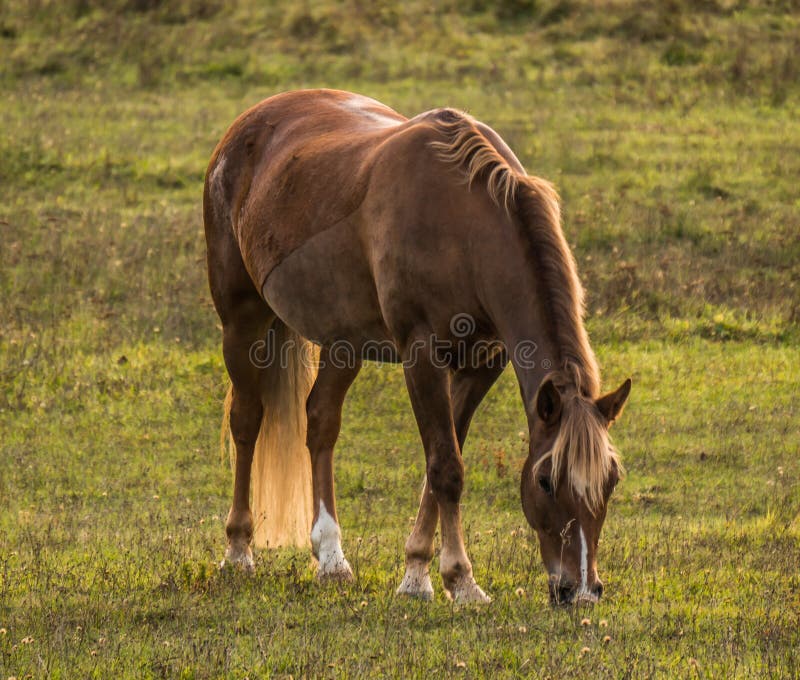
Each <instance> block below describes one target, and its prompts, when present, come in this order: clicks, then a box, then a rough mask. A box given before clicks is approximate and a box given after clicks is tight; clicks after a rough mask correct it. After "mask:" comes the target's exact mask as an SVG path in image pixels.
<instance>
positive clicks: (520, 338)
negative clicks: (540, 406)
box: [482, 239, 562, 419]
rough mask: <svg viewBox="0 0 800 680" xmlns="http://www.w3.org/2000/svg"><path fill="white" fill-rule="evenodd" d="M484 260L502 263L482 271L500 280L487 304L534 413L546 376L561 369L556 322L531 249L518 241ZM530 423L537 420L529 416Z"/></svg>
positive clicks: (497, 246) (491, 286)
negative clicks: (544, 301)
mask: <svg viewBox="0 0 800 680" xmlns="http://www.w3.org/2000/svg"><path fill="white" fill-rule="evenodd" d="M491 251H492V252H491V253H489V252H488V249H487V251H486V252H485V254H484V257H487V258H492V260H493V262H501V263H502V265H501V267H500V268H494V267H492V265H491V264H486V265H485V266H484V267H482V270H483V271H485V272H488V271H493V272H494V273H495V275H496V280H495V281H493V282H491V283H490V282H488V281H487V282H486V283H488V284H489V285H486V286H485V288H484V293H485V294H486V295H487V296H489V297H490V298H491V299H489V300H485V302H486V303H488V304H487V307H488V308H489V309H491V315H492V317H493V322H494V325H495V328H496V330H497V332H498V335H499V339H500V340H501V341H502V342H503V343H504V344H505V346H506V348H507V350H508V355H509V359H510V361H511V364H512V365H513V366H514V372H515V373H516V376H517V380H518V382H519V385H520V390H521V392H522V398H523V400H524V402H525V409H526V411H529V410H530V409H532V408H534V397H535V396H536V391H537V390H538V389H539V385H540V384H541V382H542V380H544V378H545V377H546V376H547V374H548V373H549V372H550V371H551V370H552V369H555V368H558V367H560V366H561V365H562V352H561V348H560V347H559V346H558V344H557V342H556V340H555V335H556V334H555V332H554V329H553V328H552V323H551V320H550V319H548V318H547V315H546V311H545V305H544V304H542V296H543V295H546V294H547V291H543V290H541V287H540V284H539V282H538V281H537V277H536V275H535V264H534V263H532V262H528V261H527V257H526V248H525V247H524V246H522V245H521V244H520V243H519V242H514V240H513V239H507V240H504V241H503V243H502V245H501V244H498V243H496V242H495V243H494V244H493V245H492V248H491ZM527 415H528V417H529V419H530V417H531V416H532V415H533V414H532V413H528V414H527Z"/></svg>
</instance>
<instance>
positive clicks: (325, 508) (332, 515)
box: [306, 348, 361, 581]
mask: <svg viewBox="0 0 800 680" xmlns="http://www.w3.org/2000/svg"><path fill="white" fill-rule="evenodd" d="M360 368H361V362H360V360H359V361H356V362H354V364H353V365H352V366H345V367H340V366H336V365H334V362H331V360H330V357H329V356H328V353H327V351H326V350H325V349H324V348H323V349H322V351H321V353H320V368H319V373H318V374H317V379H316V381H315V382H314V387H313V389H312V390H311V394H310V395H309V397H308V401H307V403H306V412H307V414H308V434H307V440H306V441H307V444H308V450H309V451H310V453H311V473H312V477H313V481H314V522H313V525H312V529H311V547H312V550H313V552H314V556H315V557H316V558H317V560H318V562H319V566H318V568H317V577H318V578H320V579H334V580H347V581H349V580H350V579H352V578H353V570H352V569H351V568H350V563H349V562H348V561H347V559H346V558H345V556H344V552H343V551H342V544H341V531H340V529H339V520H338V518H337V515H336V496H335V491H334V484H333V447H334V445H335V444H336V439H337V438H338V437H339V429H340V428H341V424H342V405H343V404H344V398H345V395H346V394H347V390H348V389H349V387H350V385H352V384H353V380H355V377H356V375H358V371H359V369H360Z"/></svg>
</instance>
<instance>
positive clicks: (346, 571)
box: [317, 561, 354, 583]
mask: <svg viewBox="0 0 800 680" xmlns="http://www.w3.org/2000/svg"><path fill="white" fill-rule="evenodd" d="M353 580H354V579H353V570H352V569H351V568H350V565H349V564H348V563H347V562H346V561H345V563H344V565H338V566H337V568H336V569H331V568H328V569H322V568H320V569H317V581H319V582H320V583H352V582H353Z"/></svg>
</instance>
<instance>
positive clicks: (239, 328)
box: [222, 298, 272, 571]
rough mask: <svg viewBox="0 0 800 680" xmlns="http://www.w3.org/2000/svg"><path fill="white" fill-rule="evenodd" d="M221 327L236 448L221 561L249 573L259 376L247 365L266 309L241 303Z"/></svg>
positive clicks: (247, 301) (255, 301)
mask: <svg viewBox="0 0 800 680" xmlns="http://www.w3.org/2000/svg"><path fill="white" fill-rule="evenodd" d="M226 317H227V318H226V320H225V321H224V322H223V341H222V351H223V355H224V357H225V366H226V367H227V369H228V374H229V375H230V378H231V383H232V395H231V396H232V401H231V410H230V427H231V435H232V436H233V441H234V445H235V447H236V466H235V472H234V481H233V502H232V504H231V509H230V512H229V513H228V519H227V521H226V523H225V532H226V534H227V537H228V546H227V548H226V550H225V560H226V561H227V562H230V563H231V564H235V565H239V566H242V567H244V568H245V569H246V570H248V571H249V570H252V569H253V566H254V565H253V553H252V550H251V549H250V542H251V541H252V538H253V529H254V527H253V513H252V512H251V510H250V471H251V468H252V464H253V453H254V450H255V445H256V440H257V439H258V433H259V430H260V429H261V419H262V416H263V413H264V407H263V405H262V400H261V375H260V370H259V369H258V368H257V367H256V366H255V365H254V364H253V363H252V361H251V359H250V349H251V347H253V345H254V344H255V343H256V342H258V341H259V340H263V339H264V337H265V336H266V333H267V328H268V326H269V322H270V321H271V320H272V317H270V312H269V308H268V307H267V306H266V305H265V304H264V302H263V301H262V300H261V299H260V298H250V299H244V300H242V299H240V300H238V301H237V302H236V304H235V305H234V306H233V307H232V308H230V309H229V310H228V314H227V315H226Z"/></svg>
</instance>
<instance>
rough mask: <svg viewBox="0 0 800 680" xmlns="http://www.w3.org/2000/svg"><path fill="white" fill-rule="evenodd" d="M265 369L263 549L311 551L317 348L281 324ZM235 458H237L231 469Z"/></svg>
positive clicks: (256, 462) (257, 466) (256, 476)
mask: <svg viewBox="0 0 800 680" xmlns="http://www.w3.org/2000/svg"><path fill="white" fill-rule="evenodd" d="M267 344H268V347H267V352H266V353H265V354H268V355H269V359H268V360H267V361H265V363H269V365H268V366H267V367H266V368H263V369H262V370H263V372H264V377H263V381H262V384H263V388H262V397H261V400H262V403H263V405H264V416H263V418H262V420H261V430H260V431H259V433H258V440H257V441H256V447H255V452H254V455H253V468H252V494H253V495H252V508H253V519H254V522H255V531H254V534H253V543H254V544H255V546H256V547H257V548H277V547H280V546H300V547H306V546H308V545H309V534H310V532H311V522H312V519H313V508H312V486H311V457H310V455H309V452H308V448H307V447H306V400H307V399H308V395H309V393H310V392H311V387H312V386H313V384H314V379H315V377H316V373H317V369H316V364H317V354H316V351H315V349H314V346H313V345H312V344H311V343H310V342H309V341H308V340H306V339H305V338H303V337H301V336H300V335H298V334H297V333H295V332H294V331H292V330H291V329H290V328H288V327H287V326H286V325H285V324H284V323H283V322H282V321H280V320H276V321H275V323H274V324H273V326H272V328H271V330H270V332H269V335H268V340H267ZM230 405H231V400H230V393H229V396H228V398H227V399H226V400H225V416H224V418H223V435H222V436H223V445H224V440H225V439H226V438H227V433H228V431H229V428H228V426H229V413H230ZM234 462H235V452H234V451H232V453H231V464H232V465H233V464H234Z"/></svg>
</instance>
